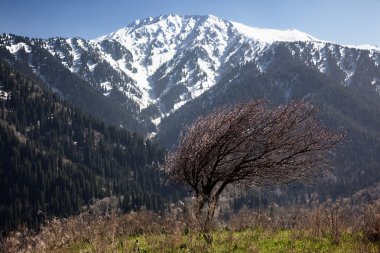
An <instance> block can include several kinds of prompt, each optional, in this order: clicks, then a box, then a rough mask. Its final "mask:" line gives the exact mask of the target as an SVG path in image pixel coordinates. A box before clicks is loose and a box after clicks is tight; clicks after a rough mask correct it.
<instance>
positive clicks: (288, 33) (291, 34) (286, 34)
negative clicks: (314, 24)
mask: <svg viewBox="0 0 380 253" xmlns="http://www.w3.org/2000/svg"><path fill="white" fill-rule="evenodd" d="M231 23H232V24H233V26H234V27H235V29H236V30H237V31H238V32H240V33H242V34H243V35H244V36H246V37H247V38H250V39H252V40H258V41H262V42H266V43H273V42H276V41H283V42H296V41H317V40H318V39H316V38H314V37H313V36H311V35H309V34H306V33H303V32H300V31H298V30H295V29H291V30H275V29H265V28H254V27H249V26H246V25H243V24H240V23H238V22H233V21H231Z"/></svg>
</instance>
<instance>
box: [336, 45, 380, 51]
mask: <svg viewBox="0 0 380 253" xmlns="http://www.w3.org/2000/svg"><path fill="white" fill-rule="evenodd" d="M342 46H344V47H348V48H355V49H359V50H369V51H378V52H380V47H378V46H374V45H369V44H364V45H357V46H355V45H342Z"/></svg>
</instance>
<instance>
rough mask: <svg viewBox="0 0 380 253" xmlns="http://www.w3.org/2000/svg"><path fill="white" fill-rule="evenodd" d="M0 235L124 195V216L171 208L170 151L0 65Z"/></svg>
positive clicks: (11, 68)
mask: <svg viewBox="0 0 380 253" xmlns="http://www.w3.org/2000/svg"><path fill="white" fill-rule="evenodd" d="M0 94H1V96H0V153H1V159H0V175H1V177H0V216H1V220H0V232H1V233H3V232H7V231H9V230H13V229H15V228H17V227H18V226H20V225H23V224H26V225H28V227H30V228H33V229H36V228H38V225H39V224H40V223H41V222H43V221H44V220H45V219H46V217H52V216H59V217H67V216H69V215H72V214H75V213H78V212H80V211H83V208H84V207H86V206H88V205H90V204H93V203H94V201H96V199H99V198H104V197H110V196H116V197H117V198H118V200H119V201H118V204H119V207H120V208H121V209H123V210H131V209H138V208H141V207H142V206H145V207H147V208H149V209H153V210H159V209H162V208H163V205H164V203H165V200H164V198H163V196H162V193H164V192H165V191H167V190H165V187H163V186H162V185H161V183H160V175H159V172H158V171H157V170H156V169H154V168H155V166H154V164H157V163H158V161H159V160H160V159H162V150H161V149H160V148H159V147H158V146H157V145H155V144H153V143H152V142H150V141H145V140H144V139H143V138H142V137H140V136H138V135H137V134H131V133H130V132H127V131H125V130H122V129H119V128H117V127H113V126H106V125H105V123H104V122H101V121H98V120H95V119H94V118H92V117H89V116H87V115H86V114H84V113H82V112H81V111H80V110H78V109H77V108H75V107H73V106H71V105H68V104H67V103H65V102H62V101H61V100H60V99H59V97H58V96H57V95H54V94H51V93H49V92H47V91H46V90H45V89H44V88H43V85H41V84H40V82H39V80H38V79H34V78H31V77H29V76H28V74H25V73H23V72H22V71H20V70H15V69H14V68H13V67H11V66H9V64H8V63H6V62H3V61H0Z"/></svg>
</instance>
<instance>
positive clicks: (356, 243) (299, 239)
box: [56, 229, 379, 253]
mask: <svg viewBox="0 0 380 253" xmlns="http://www.w3.org/2000/svg"><path fill="white" fill-rule="evenodd" d="M204 237H205V236H204V235H203V234H201V233H188V234H146V235H140V236H131V237H128V238H116V239H115V238H114V239H113V238H108V239H107V243H105V244H104V245H98V244H94V243H91V242H73V243H71V244H68V245H65V247H63V248H60V249H56V250H59V251H60V252H263V253H270V252H300V253H301V252H302V253H304V252H340V253H346V252H353V253H357V252H366V253H367V252H368V253H370V252H378V250H379V248H378V247H379V246H378V245H376V244H374V243H371V242H368V241H365V240H364V238H363V236H362V235H361V234H358V233H357V234H352V233H344V234H342V235H341V237H340V238H339V239H338V241H337V240H336V239H333V238H332V237H328V236H326V237H315V236H311V235H310V234H308V233H307V232H304V231H291V230H278V231H268V230H262V229H254V230H251V229H248V230H243V231H239V232H234V231H228V230H217V231H213V232H211V237H212V242H211V243H210V244H209V243H207V242H206V240H205V238H204Z"/></svg>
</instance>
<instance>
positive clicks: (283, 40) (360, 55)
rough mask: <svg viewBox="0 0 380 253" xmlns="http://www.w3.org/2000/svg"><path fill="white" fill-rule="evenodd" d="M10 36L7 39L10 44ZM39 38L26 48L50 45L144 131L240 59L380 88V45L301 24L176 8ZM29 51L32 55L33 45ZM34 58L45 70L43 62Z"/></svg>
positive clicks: (232, 71)
mask: <svg viewBox="0 0 380 253" xmlns="http://www.w3.org/2000/svg"><path fill="white" fill-rule="evenodd" d="M2 41H3V42H2V43H0V47H1V44H2V45H3V48H5V49H6V50H7V51H9V52H10V53H11V54H13V55H14V57H15V58H19V57H20V56H19V55H20V53H19V52H20V50H23V48H24V47H23V44H22V43H26V42H22V43H20V42H17V41H15V40H12V39H6V38H3V39H2ZM4 41H7V42H6V43H8V45H6V46H5V47H4V45H5V44H6V43H5V42H4ZM38 41H39V43H33V45H29V44H28V47H29V48H33V47H34V46H37V47H39V49H40V50H45V51H46V52H49V54H51V55H53V56H54V57H55V59H56V60H58V61H60V63H61V64H62V65H63V66H65V67H66V68H67V69H68V70H69V71H70V72H71V73H73V74H75V75H76V76H78V77H80V78H81V79H82V80H83V81H85V82H86V83H87V85H89V86H91V87H92V88H94V89H95V90H97V91H99V92H100V93H102V94H103V95H104V96H105V97H106V98H107V100H108V101H111V102H112V103H113V104H115V105H116V107H119V108H123V109H124V111H126V112H128V120H126V121H127V122H128V121H131V119H132V121H133V120H134V121H135V123H134V124H133V125H135V126H137V125H139V126H141V125H143V126H144V127H143V129H144V131H142V132H152V131H154V132H157V129H155V127H154V126H153V125H152V123H154V125H156V126H157V125H159V123H160V121H161V120H162V119H163V118H165V117H167V116H168V115H170V114H171V113H173V112H174V111H176V110H177V109H179V108H180V107H181V106H183V105H184V104H186V103H187V102H189V101H192V100H193V99H195V98H196V97H198V96H200V95H201V94H203V93H204V92H206V91H208V90H209V89H211V88H212V87H214V86H216V85H218V84H219V83H220V80H222V79H225V77H226V76H231V79H233V78H234V76H236V77H238V76H239V73H238V71H239V68H240V67H241V66H243V65H245V64H248V63H249V64H250V65H252V66H254V67H253V68H252V71H256V72H257V74H262V73H265V72H267V70H268V68H273V67H282V66H281V64H280V63H279V61H278V60H274V59H278V58H279V57H280V58H281V57H283V58H284V59H285V58H286V59H290V60H291V61H295V62H298V63H299V64H300V65H304V66H307V67H308V68H310V69H314V70H317V71H319V72H320V73H322V74H323V75H326V76H327V77H329V78H331V79H333V80H334V81H336V82H338V83H341V84H342V85H344V86H356V87H358V91H359V92H361V88H360V87H366V89H370V90H371V91H370V94H372V93H373V94H376V95H377V96H379V95H380V66H379V64H380V49H379V48H378V47H369V46H366V47H364V46H363V47H354V46H342V45H337V44H334V43H331V42H326V41H321V40H318V39H316V38H314V37H312V36H311V35H308V34H306V33H303V32H300V31H297V30H274V29H262V28H252V27H247V26H245V25H242V24H239V23H236V22H231V21H227V20H222V19H220V18H218V17H215V16H212V15H209V16H178V15H174V14H170V15H164V16H160V17H156V18H147V19H144V20H137V21H135V22H134V23H132V24H130V25H128V26H127V27H125V28H122V29H119V30H117V31H116V32H113V33H111V34H109V35H106V36H102V37H100V38H97V39H94V40H88V41H86V40H83V39H80V38H69V39H63V38H51V39H48V40H38ZM26 44H27V43H26ZM24 51H25V52H24V53H23V54H26V55H29V57H31V58H33V56H30V55H33V53H31V52H30V50H28V49H26V50H24ZM282 64H286V62H282ZM30 65H31V66H32V68H33V69H34V70H35V72H41V71H39V68H38V64H33V63H32V64H30ZM40 75H41V76H44V74H43V73H40ZM372 90H373V91H372ZM373 94H372V95H373ZM372 95H371V96H372ZM68 97H70V95H69V96H68ZM121 117H125V115H121ZM124 124H125V122H124ZM135 128H136V127H135ZM137 128H138V130H141V127H137Z"/></svg>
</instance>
